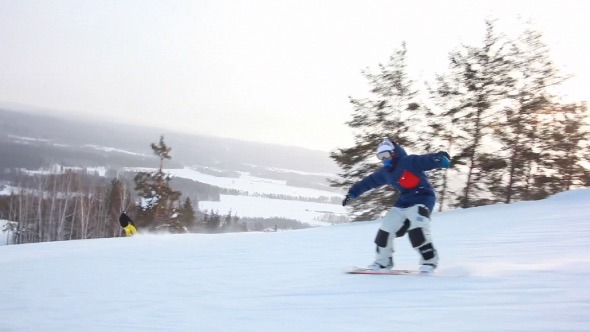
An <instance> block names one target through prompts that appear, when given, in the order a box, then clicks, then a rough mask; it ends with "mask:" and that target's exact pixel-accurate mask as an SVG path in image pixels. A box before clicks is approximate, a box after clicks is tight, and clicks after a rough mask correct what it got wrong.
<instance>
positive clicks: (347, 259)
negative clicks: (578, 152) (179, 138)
mask: <svg viewBox="0 0 590 332" xmlns="http://www.w3.org/2000/svg"><path fill="white" fill-rule="evenodd" d="M261 209H263V208H261ZM433 218H434V220H433V232H434V238H435V244H436V245H437V247H438V249H439V251H440V255H441V264H440V268H439V271H438V274H437V275H436V276H432V277H425V276H419V277H407V276H362V275H347V274H344V273H343V270H344V269H345V268H346V267H347V266H350V265H361V266H362V265H365V264H368V263H370V262H371V260H372V258H373V252H374V247H373V243H372V241H373V238H374V235H375V232H376V229H377V227H378V225H379V224H378V222H375V221H373V222H367V223H354V224H343V225H336V226H327V227H320V228H311V229H305V230H298V231H288V232H277V233H235V234H216V235H206V234H184V235H159V236H156V235H143V236H142V235H139V236H136V237H134V238H111V239H100V240H80V241H69V242H52V243H39V244H29V245H14V246H2V247H0V266H1V270H2V273H1V275H2V282H1V283H0V298H2V301H0V331H59V332H62V331H283V332H286V331H297V332H301V331H338V332H341V331H355V332H358V331H428V332H432V331H453V332H454V331H494V332H495V331H588V330H589V329H590V314H589V313H590V253H589V252H588V244H589V243H590V190H587V189H586V190H577V191H571V192H566V193H562V194H559V195H557V196H555V197H552V198H549V199H547V200H543V201H538V202H522V203H516V204H512V205H495V206H487V207H481V208H472V209H467V210H454V211H450V212H444V213H436V214H434V216H433ZM408 242H409V241H408V240H407V238H402V239H398V240H397V250H398V251H397V252H396V264H397V267H399V268H414V267H416V264H417V260H418V258H417V254H416V253H415V252H414V251H412V250H411V249H410V248H409V247H410V245H409V243H408Z"/></svg>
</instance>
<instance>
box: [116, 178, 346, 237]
mask: <svg viewBox="0 0 590 332" xmlns="http://www.w3.org/2000/svg"><path fill="white" fill-rule="evenodd" d="M126 170H127V171H134V172H137V171H144V172H151V171H155V169H152V168H127V169H126ZM166 172H167V173H170V174H171V175H172V176H174V177H179V178H185V179H190V180H194V181H199V182H202V183H206V184H210V185H213V186H218V187H220V188H226V189H237V190H242V191H247V192H249V193H250V194H256V193H258V194H274V195H287V196H292V197H308V198H319V197H337V196H338V194H337V193H334V192H330V191H323V190H317V189H310V188H300V187H293V186H288V185H287V183H286V181H281V180H273V179H265V178H260V177H256V176H252V175H250V174H249V173H246V172H240V177H238V178H228V177H219V176H213V175H209V174H204V173H202V172H199V171H197V170H194V169H190V168H182V169H166ZM199 209H200V210H209V211H215V210H216V211H218V212H219V214H221V215H225V214H227V213H228V212H229V211H231V212H232V214H235V213H237V215H238V216H239V217H262V218H269V217H283V218H288V219H295V220H299V221H302V222H305V223H308V224H310V225H314V226H321V225H326V224H330V223H326V222H318V221H317V220H314V218H315V219H319V218H321V217H322V216H323V215H325V214H326V213H333V214H334V215H336V216H341V215H346V214H347V211H346V209H345V208H343V207H342V206H340V205H339V204H327V203H314V202H304V201H295V200H278V199H268V198H262V197H250V196H233V195H221V198H220V201H219V202H214V201H200V202H199Z"/></svg>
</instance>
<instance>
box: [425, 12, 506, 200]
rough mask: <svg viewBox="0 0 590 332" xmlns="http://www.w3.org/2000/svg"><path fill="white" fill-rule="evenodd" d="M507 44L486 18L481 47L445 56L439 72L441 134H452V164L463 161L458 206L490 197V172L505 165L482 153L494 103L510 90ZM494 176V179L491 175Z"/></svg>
mask: <svg viewBox="0 0 590 332" xmlns="http://www.w3.org/2000/svg"><path fill="white" fill-rule="evenodd" d="M506 53H507V51H506V43H505V42H504V41H503V40H502V38H501V37H500V36H498V35H497V34H496V32H495V28H494V22H493V21H486V34H485V37H484V41H483V45H481V46H466V45H464V46H461V47H459V48H458V49H456V50H454V51H453V52H451V53H450V55H449V61H450V64H449V72H448V73H446V74H445V75H444V76H438V78H437V82H436V88H435V89H434V91H435V92H436V93H435V97H436V98H437V99H438V103H439V104H441V105H444V110H443V111H442V112H441V114H440V116H441V117H443V118H444V119H447V120H448V121H450V125H449V127H448V128H449V130H448V131H446V132H445V131H442V132H441V133H442V134H443V135H450V137H452V138H453V146H452V148H453V151H455V152H454V155H455V158H454V160H453V161H454V162H455V164H459V165H465V167H466V173H467V174H466V181H465V185H464V187H463V190H462V193H460V194H459V197H458V203H457V205H458V206H460V207H463V208H466V207H470V206H476V205H482V204H487V203H490V202H493V201H494V197H491V195H490V192H489V189H490V188H489V184H490V183H491V182H492V181H490V177H489V175H490V174H491V173H489V171H491V170H497V169H500V168H502V167H505V164H504V163H502V162H498V160H501V158H500V157H499V156H497V155H494V154H490V153H489V152H488V153H483V151H482V146H483V145H484V137H486V136H489V134H490V132H491V130H492V128H493V126H494V125H497V123H498V119H499V117H498V113H497V109H495V108H494V106H496V105H497V102H498V101H500V100H502V99H505V98H506V96H507V95H508V93H509V91H510V90H511V87H510V82H511V80H510V76H509V72H510V66H509V62H508V61H507V59H506ZM494 179H495V178H494Z"/></svg>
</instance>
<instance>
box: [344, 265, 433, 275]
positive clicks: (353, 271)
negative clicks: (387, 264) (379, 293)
mask: <svg viewBox="0 0 590 332" xmlns="http://www.w3.org/2000/svg"><path fill="white" fill-rule="evenodd" d="M346 273H348V274H377V275H392V276H429V275H432V274H433V272H421V271H418V270H385V271H373V270H371V269H365V268H362V267H356V266H353V267H350V268H348V269H347V270H346Z"/></svg>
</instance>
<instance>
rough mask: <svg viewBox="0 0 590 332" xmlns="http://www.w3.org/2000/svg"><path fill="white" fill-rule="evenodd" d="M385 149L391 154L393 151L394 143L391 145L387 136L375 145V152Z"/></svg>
mask: <svg viewBox="0 0 590 332" xmlns="http://www.w3.org/2000/svg"><path fill="white" fill-rule="evenodd" d="M385 151H389V152H391V154H393V152H394V151H395V145H393V143H392V142H391V141H390V140H389V139H388V138H386V139H384V140H383V141H382V142H381V143H379V146H377V154H379V153H381V152H385Z"/></svg>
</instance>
